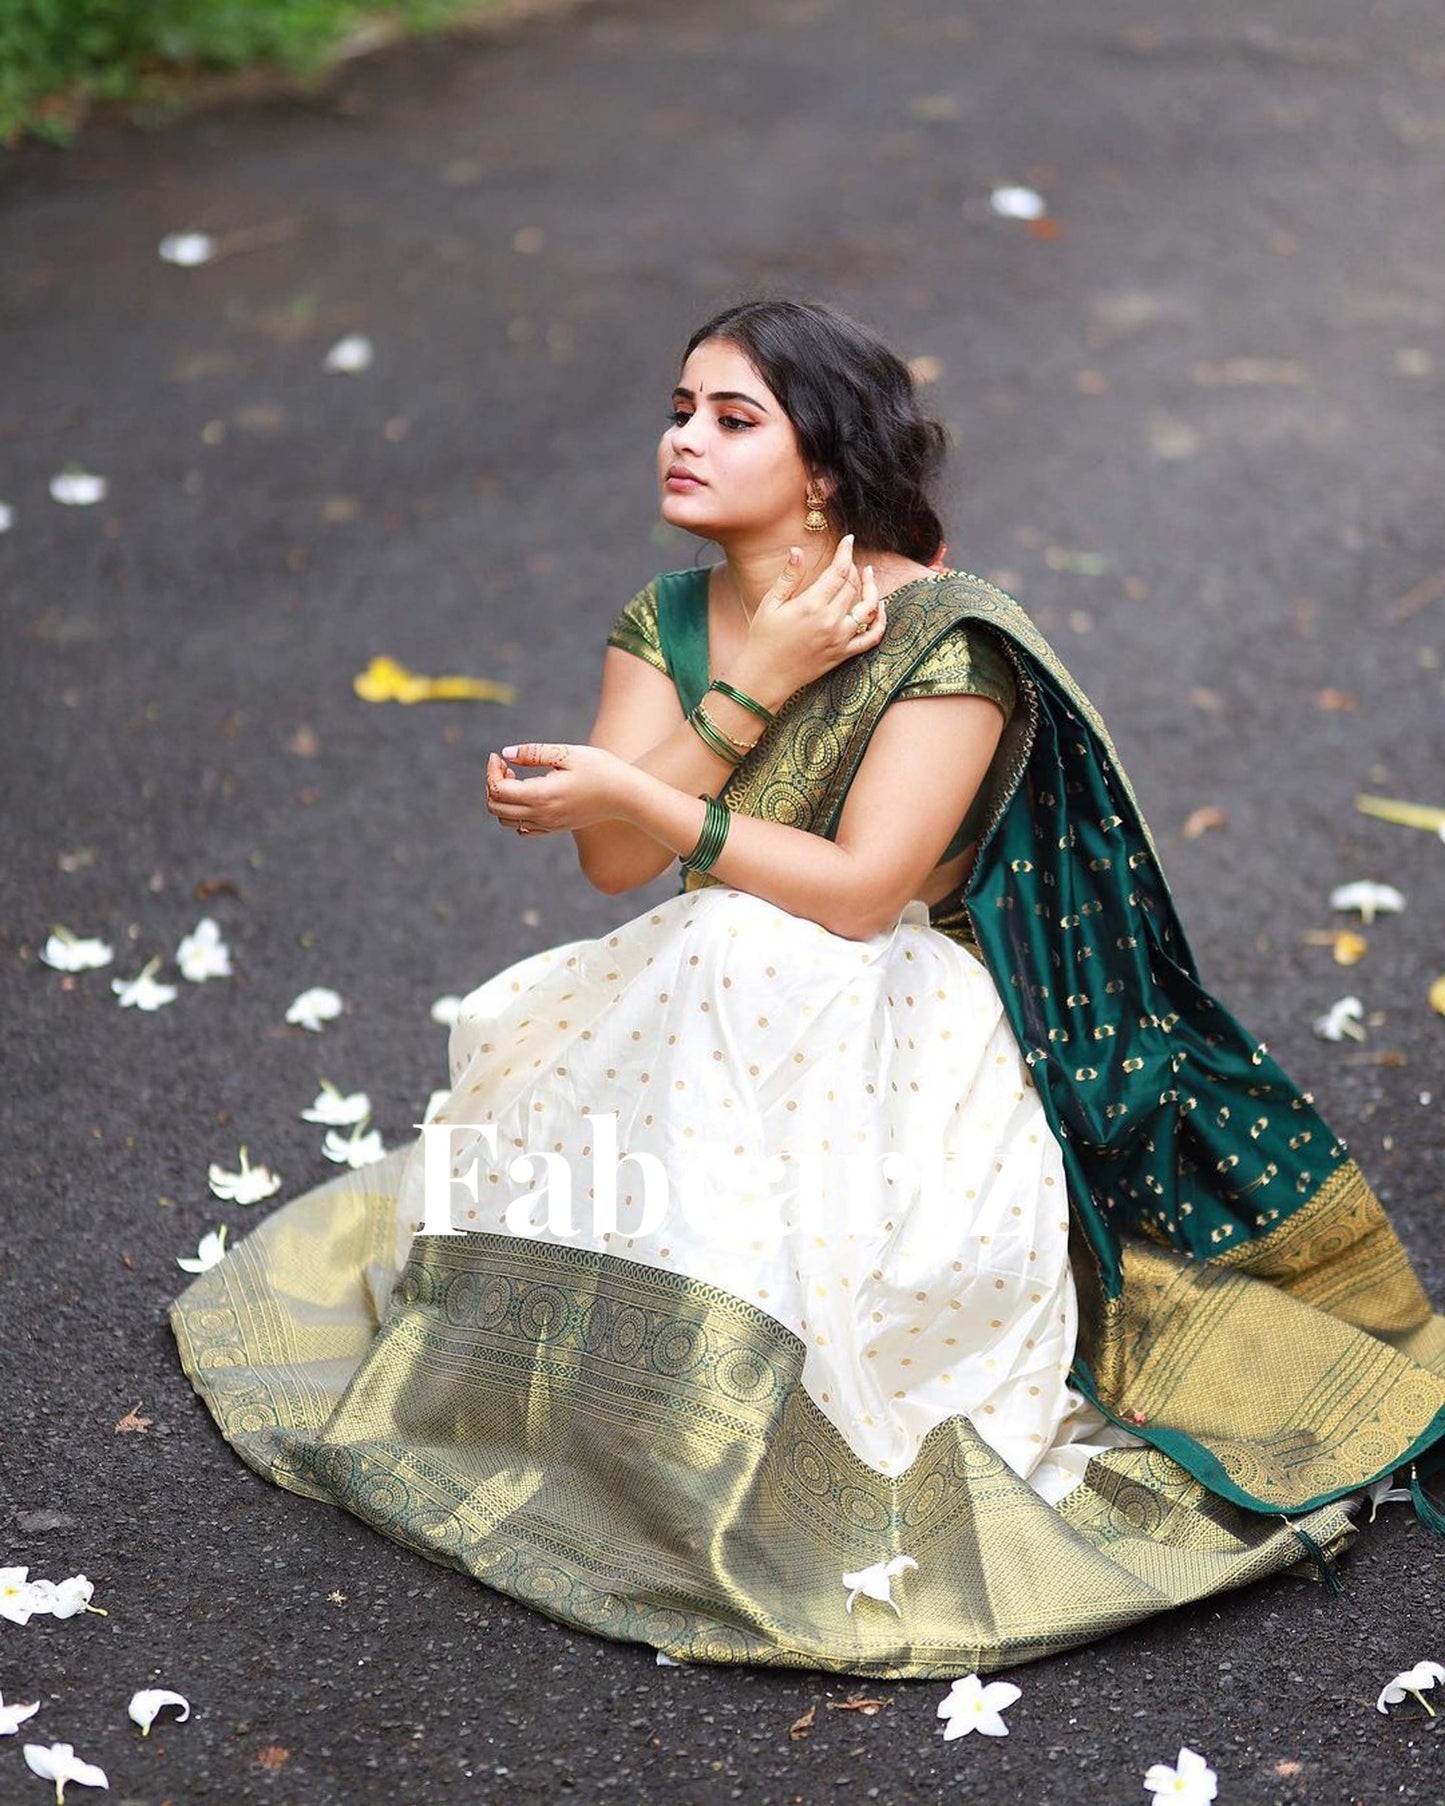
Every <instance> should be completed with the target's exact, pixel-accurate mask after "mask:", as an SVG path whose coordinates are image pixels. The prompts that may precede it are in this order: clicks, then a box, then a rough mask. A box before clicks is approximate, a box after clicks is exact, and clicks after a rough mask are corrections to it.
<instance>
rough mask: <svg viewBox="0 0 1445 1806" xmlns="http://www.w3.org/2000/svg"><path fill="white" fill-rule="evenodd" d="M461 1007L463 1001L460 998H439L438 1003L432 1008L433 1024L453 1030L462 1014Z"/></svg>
mask: <svg viewBox="0 0 1445 1806" xmlns="http://www.w3.org/2000/svg"><path fill="white" fill-rule="evenodd" d="M461 1007H462V1000H461V998H460V997H452V996H450V995H448V996H446V997H438V998H437V1000H436V1002H435V1003H434V1004H433V1005H432V1006H431V1019H432V1021H433V1022H439V1023H440V1024H441V1025H442V1027H443V1028H451V1027H452V1026H453V1025H454V1024H455V1022H456V1019H457V1017H458V1015H459V1014H460V1013H461Z"/></svg>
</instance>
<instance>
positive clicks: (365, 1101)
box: [301, 1079, 371, 1129]
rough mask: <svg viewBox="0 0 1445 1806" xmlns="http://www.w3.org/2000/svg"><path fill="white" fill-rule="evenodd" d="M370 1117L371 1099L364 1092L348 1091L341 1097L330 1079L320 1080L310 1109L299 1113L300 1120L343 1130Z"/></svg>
mask: <svg viewBox="0 0 1445 1806" xmlns="http://www.w3.org/2000/svg"><path fill="white" fill-rule="evenodd" d="M370 1115H371V1099H370V1098H369V1097H368V1096H367V1095H366V1093H365V1092H364V1091H350V1092H347V1094H346V1095H345V1096H344V1097H343V1096H342V1094H341V1091H340V1089H339V1088H338V1087H337V1086H335V1085H333V1084H332V1083H331V1081H330V1079H322V1081H321V1089H320V1090H319V1091H318V1092H317V1093H316V1096H315V1098H314V1099H313V1100H312V1103H311V1107H310V1109H308V1110H303V1111H302V1112H301V1120H302V1122H319V1123H326V1124H327V1125H328V1126H330V1127H332V1128H338V1129H344V1128H346V1127H347V1125H348V1124H350V1123H354V1122H365V1121H366V1119H367V1117H368V1116H370Z"/></svg>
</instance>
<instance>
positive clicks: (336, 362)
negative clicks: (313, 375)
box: [326, 332, 375, 375]
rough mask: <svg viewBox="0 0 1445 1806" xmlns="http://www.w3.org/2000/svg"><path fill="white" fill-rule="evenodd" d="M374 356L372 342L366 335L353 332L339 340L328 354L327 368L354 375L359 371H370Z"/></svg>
mask: <svg viewBox="0 0 1445 1806" xmlns="http://www.w3.org/2000/svg"><path fill="white" fill-rule="evenodd" d="M374 355H375V350H374V347H373V346H372V343H371V340H370V339H369V338H367V337H366V335H365V334H364V333H360V332H353V333H350V334H348V336H347V337H346V338H344V339H338V340H337V341H336V343H335V344H334V345H333V346H332V347H331V349H330V351H328V352H327V353H326V368H327V369H328V370H340V371H343V372H344V373H345V374H347V375H354V374H355V373H356V372H357V371H358V370H369V369H370V368H371V360H372V358H373V357H374Z"/></svg>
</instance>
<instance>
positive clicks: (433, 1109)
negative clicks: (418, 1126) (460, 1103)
mask: <svg viewBox="0 0 1445 1806" xmlns="http://www.w3.org/2000/svg"><path fill="white" fill-rule="evenodd" d="M450 1096H451V1092H450V1091H433V1092H432V1094H431V1096H430V1097H429V1098H428V1099H427V1100H426V1109H425V1110H424V1111H423V1112H422V1118H421V1119H422V1121H423V1122H424V1123H429V1122H430V1121H431V1119H432V1118H433V1117H434V1116H435V1115H436V1113H437V1111H438V1110H440V1109H441V1107H442V1105H443V1104H444V1103H445V1102H446V1101H447V1099H448V1098H449V1097H450Z"/></svg>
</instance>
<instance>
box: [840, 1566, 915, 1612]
mask: <svg viewBox="0 0 1445 1806" xmlns="http://www.w3.org/2000/svg"><path fill="white" fill-rule="evenodd" d="M917 1566H918V1563H917V1562H916V1561H915V1560H914V1559H913V1557H912V1556H911V1555H895V1556H894V1557H893V1559H892V1560H891V1561H877V1562H874V1564H873V1566H872V1567H871V1568H859V1570H858V1572H857V1573H856V1574H845V1575H844V1576H843V1585H844V1586H845V1587H850V1588H851V1589H852V1590H851V1591H850V1593H849V1594H848V1603H847V1608H846V1609H847V1610H848V1611H850V1612H851V1611H852V1609H853V1601H854V1600H855V1599H856V1598H857V1597H858V1595H859V1594H860V1593H861V1594H862V1595H863V1596H864V1598H865V1599H877V1600H879V1601H880V1602H881V1603H882V1604H884V1605H891V1606H892V1607H893V1609H894V1611H895V1612H898V1603H897V1601H896V1600H895V1599H894V1597H893V1594H892V1592H891V1591H890V1590H889V1588H890V1582H891V1581H892V1579H893V1577H894V1575H895V1574H902V1573H905V1572H906V1571H907V1570H908V1569H909V1568H916V1567H917ZM898 1615H899V1617H900V1618H901V1617H902V1616H903V1614H902V1613H901V1612H898Z"/></svg>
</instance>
